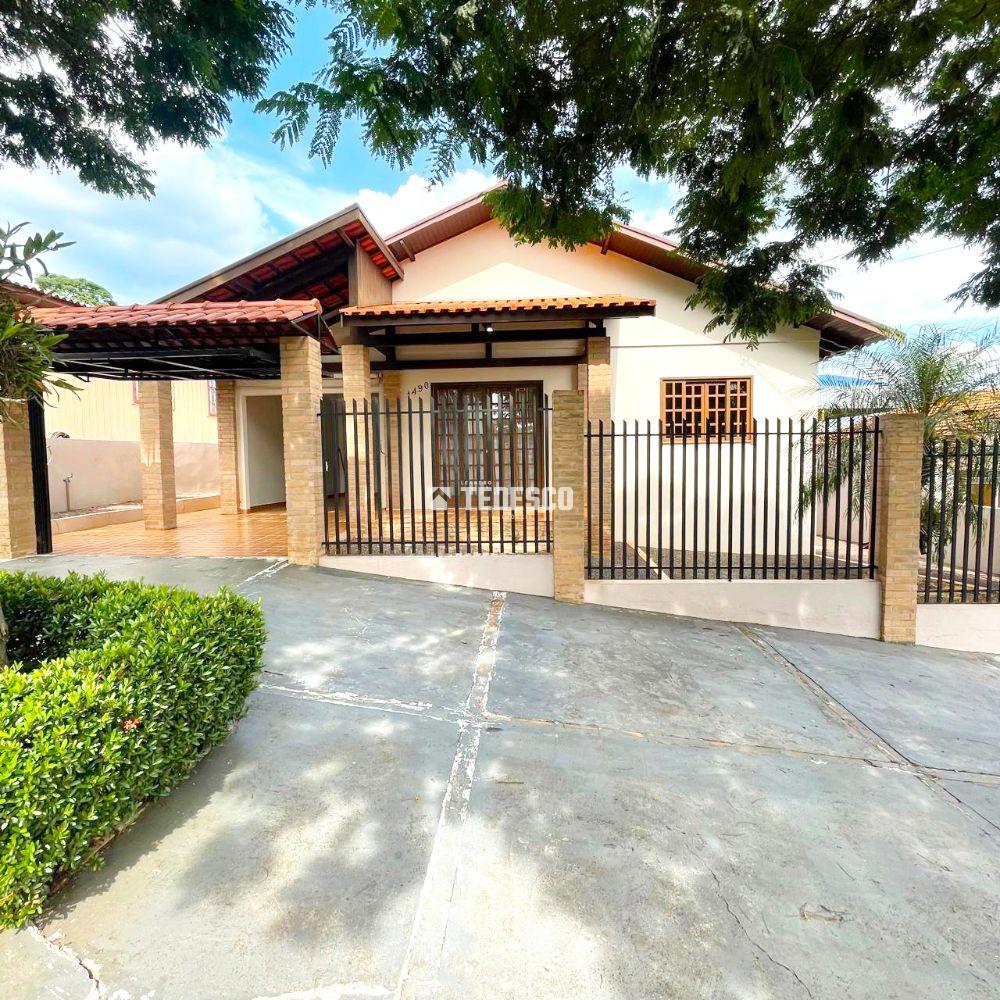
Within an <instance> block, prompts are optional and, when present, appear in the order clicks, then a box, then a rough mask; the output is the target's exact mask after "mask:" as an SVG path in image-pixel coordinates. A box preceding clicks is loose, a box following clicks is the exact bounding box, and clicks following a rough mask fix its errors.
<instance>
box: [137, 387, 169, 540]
mask: <svg viewBox="0 0 1000 1000" xmlns="http://www.w3.org/2000/svg"><path fill="white" fill-rule="evenodd" d="M139 457H140V462H141V464H142V517H143V521H144V522H145V524H146V528H147V529H151V530H156V531H160V530H166V529H169V528H176V527H177V482H176V478H175V473H174V401H173V386H172V384H171V383H170V382H140V383H139Z"/></svg>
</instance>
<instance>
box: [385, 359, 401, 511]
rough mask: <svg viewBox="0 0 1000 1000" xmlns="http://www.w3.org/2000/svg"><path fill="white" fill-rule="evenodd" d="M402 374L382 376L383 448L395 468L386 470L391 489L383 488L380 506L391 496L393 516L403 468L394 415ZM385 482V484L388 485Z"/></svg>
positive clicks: (398, 399) (398, 501) (388, 373)
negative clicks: (384, 416) (384, 440)
mask: <svg viewBox="0 0 1000 1000" xmlns="http://www.w3.org/2000/svg"><path fill="white" fill-rule="evenodd" d="M402 386H403V376H402V373H401V372H385V374H384V375H383V376H382V399H383V400H384V401H385V408H388V411H389V419H388V420H387V421H386V426H385V433H386V437H387V438H388V441H387V442H386V446H385V448H384V451H385V454H386V456H387V461H388V456H391V457H392V464H393V465H394V466H395V468H393V469H390V470H388V471H387V474H386V479H387V480H388V479H389V478H390V477H391V478H392V487H391V489H387V490H383V496H382V506H383V507H385V506H386V505H387V503H388V501H389V499H390V497H391V500H392V510H393V514H394V516H398V515H399V511H400V510H401V509H402V508H401V507H400V498H401V496H402V490H400V488H399V475H400V472H401V471H402V468H403V463H402V462H400V460H399V454H398V452H399V426H398V425H399V418H398V417H397V415H396V405H397V404H398V403H399V402H400V401H401V399H402V395H403V389H402ZM388 485H389V484H388V482H386V486H388Z"/></svg>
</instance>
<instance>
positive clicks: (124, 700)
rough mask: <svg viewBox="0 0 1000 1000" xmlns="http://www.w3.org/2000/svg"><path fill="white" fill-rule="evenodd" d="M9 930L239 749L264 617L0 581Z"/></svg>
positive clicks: (2, 906) (166, 590)
mask: <svg viewBox="0 0 1000 1000" xmlns="http://www.w3.org/2000/svg"><path fill="white" fill-rule="evenodd" d="M0 606H2V607H3V610H4V613H5V615H6V617H7V621H8V623H9V627H10V637H9V643H8V656H9V658H10V661H11V662H10V664H9V665H8V666H7V667H6V668H5V669H3V670H2V671H0V926H2V927H11V926H17V925H19V924H21V923H23V922H24V921H25V920H26V919H27V918H28V917H30V916H31V915H32V914H34V913H36V912H38V910H39V909H40V908H41V906H42V903H43V902H44V900H45V898H46V896H47V894H48V892H49V888H50V887H51V885H52V883H53V882H54V881H55V880H57V879H59V878H62V877H63V876H66V875H70V874H72V873H74V872H76V871H79V870H80V869H81V868H82V867H84V866H86V865H92V866H96V865H97V864H98V863H99V853H98V852H99V849H100V847H101V846H102V844H104V843H106V842H107V840H108V839H109V838H110V837H112V836H114V834H115V833H116V832H117V831H118V830H119V829H120V828H121V827H122V826H124V825H125V824H127V823H128V821H129V820H130V819H131V818H132V817H133V816H134V815H135V813H136V812H137V810H138V809H139V808H140V807H141V806H142V805H143V804H144V803H145V802H147V801H149V800H150V799H153V798H155V797H157V796H160V795H166V794H167V793H168V792H169V791H170V790H171V789H172V788H173V787H174V786H175V785H176V784H177V783H178V782H180V781H181V780H183V779H184V778H185V777H186V776H187V775H188V774H189V773H190V772H191V770H192V768H193V767H194V765H195V764H196V763H197V762H198V760H200V759H201V757H203V756H204V755H205V754H206V753H207V752H208V751H209V750H210V749H211V748H212V747H214V746H215V745H216V744H218V743H220V742H221V741H222V740H224V739H225V738H226V736H227V735H228V733H229V731H230V728H231V726H232V724H233V723H234V722H235V721H236V720H237V719H238V718H240V716H241V715H242V714H243V712H244V710H245V704H246V699H247V696H248V695H249V694H250V692H251V691H252V690H253V689H254V687H255V686H256V683H257V675H258V672H259V670H260V662H261V655H262V653H263V649H264V640H265V630H264V621H263V616H262V615H261V612H260V609H259V607H258V606H257V605H256V604H253V603H251V602H250V601H248V600H247V599H246V598H244V597H240V596H239V595H237V594H234V593H233V592H232V591H230V590H227V589H223V590H222V591H220V592H219V593H218V594H216V595H214V596H211V597H200V596H198V595H197V594H195V593H192V592H191V591H186V590H178V589H175V588H172V587H153V586H147V585H145V584H141V583H131V582H126V583H116V582H112V581H109V580H107V579H105V578H104V577H100V576H98V577H81V576H77V575H75V574H71V575H70V576H69V577H67V578H66V579H64V580H60V579H55V578H50V577H41V576H34V575H32V574H28V573H0Z"/></svg>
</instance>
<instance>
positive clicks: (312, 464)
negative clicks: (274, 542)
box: [281, 337, 324, 566]
mask: <svg viewBox="0 0 1000 1000" xmlns="http://www.w3.org/2000/svg"><path fill="white" fill-rule="evenodd" d="M322 402H323V367H322V363H321V361H320V348H319V341H318V340H316V339H315V338H314V337H282V338H281V433H282V441H283V445H284V457H285V516H286V519H287V524H288V561H289V562H290V563H295V564H296V565H298V566H315V565H316V564H317V563H318V562H319V555H320V548H321V546H322V543H323V516H324V509H323V438H322V427H321V425H320V418H319V412H320V406H321V405H322Z"/></svg>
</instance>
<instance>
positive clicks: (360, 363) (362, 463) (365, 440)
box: [340, 344, 378, 544]
mask: <svg viewBox="0 0 1000 1000" xmlns="http://www.w3.org/2000/svg"><path fill="white" fill-rule="evenodd" d="M340 356H341V359H342V361H343V374H344V409H345V411H346V439H347V448H346V451H347V510H348V512H349V517H350V518H351V525H350V529H351V538H352V539H354V540H355V541H356V542H358V543H359V544H360V543H361V542H362V541H365V542H368V541H370V538H369V533H368V521H369V519H370V517H371V496H372V488H373V486H374V482H373V477H372V475H371V472H372V470H371V468H370V466H369V462H368V449H369V448H370V447H371V440H372V434H373V428H372V426H371V424H370V423H367V422H366V421H365V418H364V413H365V411H366V409H367V411H368V412H369V413H370V412H371V372H372V370H371V349H370V348H368V347H363V346H361V345H360V344H345V345H344V346H343V347H342V348H341V350H340ZM355 404H356V405H357V418H356V419H355V417H354V416H353V412H354V406H355ZM366 431H367V434H366ZM377 457H378V456H374V459H377Z"/></svg>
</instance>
